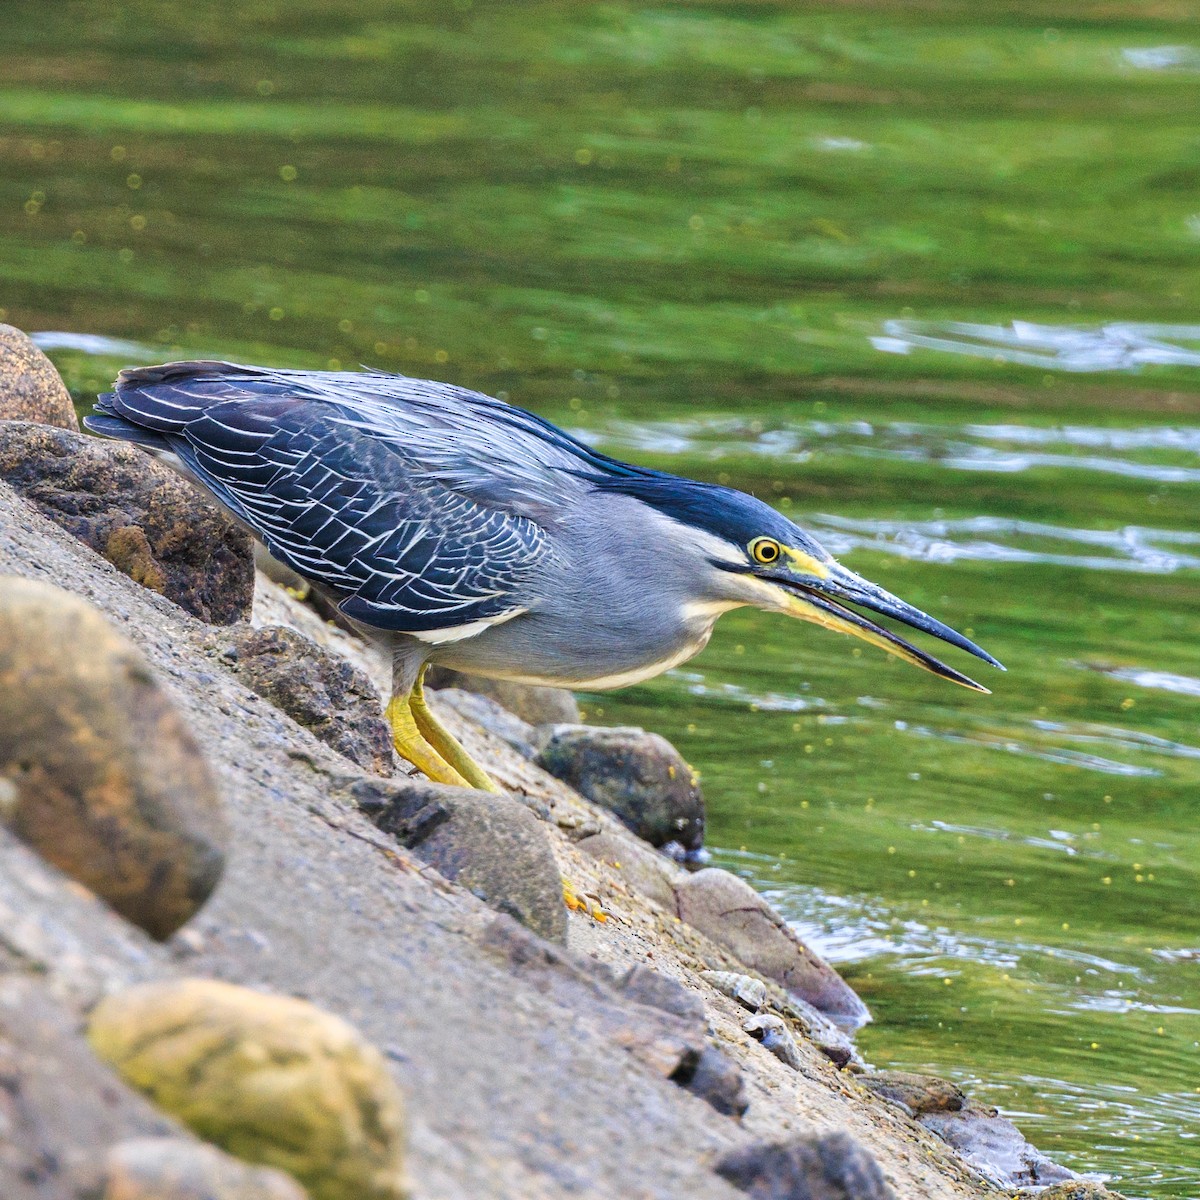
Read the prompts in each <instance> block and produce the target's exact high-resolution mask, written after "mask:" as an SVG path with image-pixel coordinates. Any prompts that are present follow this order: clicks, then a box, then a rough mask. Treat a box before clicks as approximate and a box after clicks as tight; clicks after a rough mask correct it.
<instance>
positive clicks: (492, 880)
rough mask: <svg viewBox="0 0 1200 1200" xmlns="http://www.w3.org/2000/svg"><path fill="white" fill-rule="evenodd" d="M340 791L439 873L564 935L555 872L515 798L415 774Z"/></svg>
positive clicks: (537, 828)
mask: <svg viewBox="0 0 1200 1200" xmlns="http://www.w3.org/2000/svg"><path fill="white" fill-rule="evenodd" d="M345 791H346V792H347V793H348V794H349V795H350V796H351V797H352V798H353V799H354V801H355V802H356V803H357V804H358V806H359V807H360V808H361V809H362V810H363V812H365V813H366V814H367V816H368V817H370V818H371V820H373V821H374V822H375V824H376V825H378V826H379V828H380V829H382V830H384V832H386V833H390V834H391V835H392V836H393V837H395V838H396V840H397V841H399V842H400V844H401V845H403V846H405V847H407V848H408V849H409V850H411V851H412V852H413V853H414V854H415V855H416V856H417V857H418V858H420V859H422V860H423V861H424V862H427V863H429V864H430V866H432V867H434V868H436V869H437V870H438V871H439V872H440V873H441V874H442V875H444V876H445V877H446V878H447V879H449V880H452V881H453V882H455V883H457V884H459V885H460V886H461V887H465V888H466V889H467V890H468V891H470V892H472V893H474V894H475V895H476V896H478V897H479V898H480V899H481V900H483V901H484V903H486V904H490V905H491V906H492V907H493V908H495V909H497V910H499V911H500V912H503V913H507V914H508V915H509V916H512V917H515V918H516V919H517V920H518V921H520V922H521V923H522V924H523V925H526V926H528V927H529V928H530V929H532V930H533V931H534V932H535V933H538V934H540V935H541V936H542V937H544V938H549V939H550V940H551V941H556V942H561V941H563V940H565V938H566V936H567V914H566V909H565V907H564V906H563V892H562V878H561V876H560V875H559V873H558V867H557V865H556V863H555V861H554V852H553V850H552V849H551V847H550V839H549V836H548V835H547V833H546V831H545V829H544V828H543V827H542V824H541V822H539V821H538V819H537V818H536V817H535V816H534V815H533V813H532V812H530V810H529V809H528V808H527V807H526V806H525V805H524V804H522V803H521V802H520V801H519V800H514V799H513V798H512V797H511V796H508V795H505V794H503V793H496V792H479V791H473V790H471V789H468V788H456V787H446V786H445V785H443V784H438V783H429V782H428V781H426V780H423V779H411V780H396V781H391V782H384V781H383V780H372V779H369V778H367V777H365V776H364V777H363V778H361V779H351V780H348V781H347V782H346V785H345Z"/></svg>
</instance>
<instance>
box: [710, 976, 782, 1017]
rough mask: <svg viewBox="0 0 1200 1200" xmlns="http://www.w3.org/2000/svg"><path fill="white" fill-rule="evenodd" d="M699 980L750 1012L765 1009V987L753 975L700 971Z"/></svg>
mask: <svg viewBox="0 0 1200 1200" xmlns="http://www.w3.org/2000/svg"><path fill="white" fill-rule="evenodd" d="M700 978H701V979H704V980H706V981H707V982H708V983H711V984H712V985H713V987H715V988H716V989H717V991H718V992H720V993H721V994H722V995H723V996H728V997H729V998H730V999H731V1000H736V1001H737V1002H738V1003H739V1004H740V1005H741V1006H742V1007H743V1008H748V1009H749V1010H750V1011H751V1012H759V1011H760V1010H761V1009H763V1008H765V1007H766V1004H767V985H766V984H765V983H763V981H762V980H761V979H755V978H754V976H753V975H741V974H739V973H738V972H737V971H701V972H700Z"/></svg>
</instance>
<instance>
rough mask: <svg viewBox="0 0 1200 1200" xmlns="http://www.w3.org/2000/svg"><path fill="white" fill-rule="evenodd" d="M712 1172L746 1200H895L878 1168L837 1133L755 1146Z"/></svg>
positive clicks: (858, 1147) (847, 1137)
mask: <svg viewBox="0 0 1200 1200" xmlns="http://www.w3.org/2000/svg"><path fill="white" fill-rule="evenodd" d="M714 1169H715V1170H716V1172H717V1174H718V1175H720V1176H721V1178H722V1179H726V1180H728V1181H729V1182H730V1183H731V1184H733V1186H734V1187H736V1188H740V1189H741V1190H742V1191H743V1192H745V1193H746V1194H747V1195H748V1196H750V1197H751V1200H896V1193H895V1192H894V1191H892V1189H891V1188H890V1187H889V1186H888V1183H887V1180H886V1179H884V1177H883V1172H882V1171H881V1170H880V1169H879V1164H878V1163H877V1162H876V1161H875V1160H874V1158H872V1157H871V1155H870V1154H868V1153H867V1151H866V1150H864V1149H863V1147H862V1146H861V1145H859V1143H858V1142H856V1141H855V1140H854V1139H853V1138H852V1137H851V1136H850V1135H849V1134H848V1133H843V1132H841V1131H837V1132H834V1133H811V1134H806V1135H802V1136H800V1137H796V1138H792V1139H791V1140H789V1141H786V1142H757V1143H755V1144H754V1145H752V1146H746V1147H744V1148H743V1149H741V1150H734V1151H731V1152H730V1153H728V1154H725V1155H722V1157H721V1158H719V1159H718V1160H717V1162H716V1165H715V1168H714Z"/></svg>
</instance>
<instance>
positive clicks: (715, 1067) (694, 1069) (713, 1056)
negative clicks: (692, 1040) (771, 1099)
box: [670, 1046, 750, 1117]
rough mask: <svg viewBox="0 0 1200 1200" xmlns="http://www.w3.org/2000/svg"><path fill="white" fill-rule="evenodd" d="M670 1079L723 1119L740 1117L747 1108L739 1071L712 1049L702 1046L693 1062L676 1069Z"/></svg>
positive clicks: (689, 1061) (744, 1088)
mask: <svg viewBox="0 0 1200 1200" xmlns="http://www.w3.org/2000/svg"><path fill="white" fill-rule="evenodd" d="M670 1078H671V1082H672V1083H674V1084H677V1085H678V1086H679V1087H681V1088H683V1090H684V1091H685V1092H691V1094H692V1095H693V1096H698V1097H699V1098H700V1099H701V1100H703V1101H704V1102H705V1103H706V1104H708V1105H710V1106H711V1107H712V1108H715V1109H716V1110H717V1112H719V1113H723V1114H724V1115H725V1116H727V1117H740V1116H742V1115H744V1113H745V1112H746V1110H747V1109H748V1108H749V1107H750V1099H749V1097H748V1096H747V1095H746V1082H745V1080H744V1079H743V1078H742V1072H741V1070H740V1069H739V1068H738V1067H737V1065H736V1064H735V1063H733V1062H732V1061H731V1060H730V1059H728V1058H726V1056H725V1055H724V1054H722V1053H721V1051H720V1050H718V1049H717V1048H716V1046H705V1047H704V1048H703V1049H702V1050H701V1051H700V1053H699V1055H698V1056H697V1057H696V1058H695V1059H694V1060H693V1059H690V1058H689V1059H688V1060H687V1061H686V1062H683V1063H681V1064H680V1065H679V1066H678V1067H676V1069H675V1073H674V1074H673V1075H671V1077H670Z"/></svg>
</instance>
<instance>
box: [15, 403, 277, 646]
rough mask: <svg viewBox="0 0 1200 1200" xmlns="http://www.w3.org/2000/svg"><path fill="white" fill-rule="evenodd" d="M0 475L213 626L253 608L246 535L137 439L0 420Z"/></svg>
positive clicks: (79, 535) (120, 566) (68, 528)
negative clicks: (123, 440) (105, 439)
mask: <svg viewBox="0 0 1200 1200" xmlns="http://www.w3.org/2000/svg"><path fill="white" fill-rule="evenodd" d="M0 479H4V480H5V481H7V482H8V483H9V484H10V485H11V486H12V487H13V488H14V489H16V491H17V492H19V493H20V494H21V495H22V496H23V497H24V498H25V499H26V500H28V501H29V502H30V503H31V504H33V505H35V506H36V507H37V508H38V509H39V510H40V511H41V512H42V514H43V515H44V516H47V517H49V518H50V520H52V521H53V522H54V523H55V524H56V525H59V526H61V527H62V528H63V529H65V530H66V531H67V532H68V533H70V534H73V535H74V536H75V537H77V538H78V539H79V540H80V541H81V542H83V543H85V544H86V545H88V546H90V547H91V548H92V549H93V550H94V551H95V552H96V553H97V554H99V555H102V556H103V557H104V558H106V559H108V561H109V562H110V563H112V564H113V566H115V567H116V568H117V569H118V570H119V571H123V572H124V573H125V574H126V575H128V576H129V577H130V578H131V579H134V580H136V581H137V582H138V583H140V584H142V585H143V587H147V588H149V589H150V590H151V591H154V592H158V593H160V594H161V595H163V596H166V598H167V599H168V600H173V601H174V602H175V603H176V604H178V605H179V607H180V608H182V609H184V610H186V611H187V612H189V613H191V614H192V615H193V616H194V617H199V618H200V619H201V620H202V621H209V622H211V623H213V624H216V625H230V624H232V623H233V622H235V621H240V620H244V619H245V618H247V617H249V615H250V606H251V603H252V602H253V599H254V555H253V552H252V550H251V542H250V535H249V534H247V533H246V532H244V531H243V530H242V529H239V528H238V526H237V525H235V524H234V522H233V521H232V519H231V518H229V517H227V516H226V515H225V513H224V512H222V511H221V509H220V508H218V507H217V505H216V504H215V503H213V501H211V500H207V499H205V498H204V497H203V496H202V495H201V494H200V492H199V491H198V489H196V488H193V487H192V486H191V485H190V484H188V483H186V482H185V481H184V480H183V479H181V478H180V477H179V476H178V475H176V474H175V472H174V471H172V470H171V469H170V468H169V467H165V466H163V464H162V463H159V462H156V461H155V460H154V459H152V458H151V457H150V456H149V455H148V454H144V453H143V452H142V451H140V450H137V449H135V448H134V447H133V446H129V445H125V444H120V443H117V442H103V441H101V440H100V439H99V438H94V437H88V436H86V435H84V434H82V433H74V432H70V431H67V430H64V429H56V428H53V427H51V426H49V425H38V424H34V423H32V422H28V421H0Z"/></svg>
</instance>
